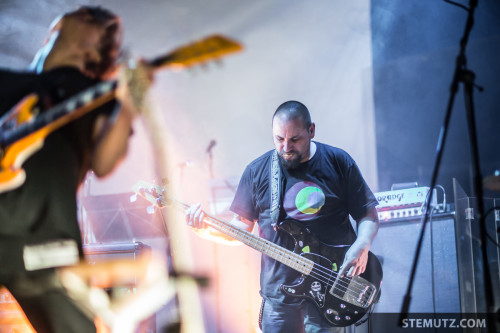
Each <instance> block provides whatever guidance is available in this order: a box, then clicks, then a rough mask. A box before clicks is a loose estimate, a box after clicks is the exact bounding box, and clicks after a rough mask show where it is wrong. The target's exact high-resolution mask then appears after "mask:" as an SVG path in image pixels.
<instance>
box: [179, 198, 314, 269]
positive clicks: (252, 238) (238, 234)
mask: <svg viewBox="0 0 500 333" xmlns="http://www.w3.org/2000/svg"><path fill="white" fill-rule="evenodd" d="M174 204H175V205H177V206H180V207H182V208H183V209H187V208H188V207H189V205H187V204H185V203H183V202H180V201H177V200H175V201H174ZM203 221H204V222H205V223H206V224H208V225H209V226H210V227H212V228H214V229H215V230H217V231H219V232H221V233H223V234H225V235H227V236H230V237H232V238H234V239H236V240H238V241H240V242H242V243H244V244H245V245H248V246H250V247H251V248H253V249H255V250H257V251H259V252H261V253H263V254H265V255H267V256H269V257H271V258H273V259H275V260H277V261H279V262H281V263H283V264H285V265H287V266H288V267H291V268H293V269H295V270H296V271H299V272H300V273H302V274H306V275H309V274H310V273H311V270H312V268H313V265H314V262H313V261H312V260H309V259H307V258H304V257H302V256H301V255H299V254H296V253H295V252H292V251H290V250H287V249H285V248H283V247H281V246H278V245H276V244H274V243H272V242H270V241H268V240H266V239H264V238H262V237H259V236H256V235H254V234H252V233H251V232H248V231H246V230H243V229H240V228H238V227H236V226H234V225H232V224H231V223H229V222H226V221H223V220H220V219H218V218H216V217H213V216H210V215H206V216H205V218H204V219H203Z"/></svg>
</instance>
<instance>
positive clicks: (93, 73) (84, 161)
mask: <svg viewBox="0 0 500 333" xmlns="http://www.w3.org/2000/svg"><path fill="white" fill-rule="evenodd" d="M121 41H122V27H121V22H120V18H119V17H118V16H116V15H115V14H113V13H111V12H110V11H108V10H106V9H103V8H100V7H90V6H88V7H87V6H85V7H81V8H79V9H78V10H76V11H73V12H70V13H67V14H65V15H63V16H61V17H60V18H59V19H58V20H56V21H55V23H54V24H53V25H52V27H51V30H50V34H49V37H48V39H47V41H46V43H45V44H44V46H43V47H42V49H41V50H40V51H39V52H38V54H37V56H36V57H35V59H34V62H33V64H32V69H33V72H14V71H10V70H0V86H1V87H2V92H1V93H0V94H1V97H0V112H1V113H0V115H5V114H6V112H7V111H9V110H11V109H12V108H13V107H14V106H15V105H16V104H17V102H19V101H20V100H22V99H23V97H25V96H27V95H28V94H32V93H34V94H36V95H37V97H38V103H37V105H36V109H38V110H40V112H42V113H43V112H44V110H46V109H48V108H50V107H52V106H54V105H56V104H57V103H59V102H62V101H64V100H67V99H68V98H69V97H71V96H73V95H75V94H77V93H79V92H81V91H83V90H84V89H87V88H88V87H91V86H94V85H96V84H97V83H99V82H101V81H102V80H105V79H110V78H113V77H116V75H117V74H118V72H119V66H118V65H117V58H118V55H119V53H120V48H121ZM139 67H141V68H143V71H144V75H145V77H147V78H148V79H147V80H146V81H147V85H148V86H149V83H150V81H151V80H150V79H151V76H152V75H150V73H149V72H148V69H147V66H145V65H142V63H141V64H140V65H139ZM136 113H137V110H136V107H135V104H134V103H133V102H132V98H131V94H130V93H129V92H128V89H127V87H126V85H120V87H119V88H118V90H117V92H116V98H114V99H112V100H110V101H109V102H107V103H105V104H104V105H101V106H100V107H98V108H96V109H95V110H92V111H91V112H88V113H86V114H85V115H83V116H82V117H80V118H78V119H76V120H74V121H72V122H70V123H68V124H67V125H65V126H63V127H61V128H60V129H58V130H56V131H54V132H53V133H51V134H50V135H48V136H47V138H45V140H44V142H43V147H42V148H41V149H40V150H39V151H37V152H36V153H34V154H33V155H32V156H30V157H29V158H28V159H27V160H26V161H25V163H24V165H23V168H24V170H25V171H26V179H25V181H24V184H22V185H21V186H19V187H17V188H15V189H13V190H9V191H4V192H3V193H0V262H1V265H0V285H4V286H6V287H7V288H8V289H9V291H10V292H11V293H12V294H13V295H14V297H15V298H16V300H17V301H18V302H19V304H20V305H21V307H22V308H23V310H24V312H25V314H26V315H27V318H28V320H29V321H30V322H31V324H32V326H33V328H34V329H35V330H36V331H37V332H38V333H43V332H57V333H71V332H80V333H81V332H95V331H96V327H95V325H94V321H93V318H89V317H88V316H86V315H85V314H84V313H83V312H82V311H81V310H80V309H78V308H77V307H76V306H75V305H74V304H73V303H72V302H71V301H70V299H69V297H68V295H67V294H66V291H65V290H64V288H63V287H62V286H61V284H60V283H59V282H58V280H57V279H56V272H55V269H54V267H59V266H66V265H72V264H75V263H77V262H78V261H79V260H80V259H81V258H83V252H82V242H81V236H80V230H79V226H78V222H77V203H76V192H77V189H78V187H79V185H80V183H81V182H82V180H83V178H84V176H85V174H86V172H87V171H89V170H92V171H94V173H95V174H96V175H97V176H99V177H102V176H106V175H108V174H109V173H110V172H111V171H112V170H113V169H114V168H115V166H116V165H117V163H118V162H119V161H120V160H121V158H122V157H123V156H124V155H125V153H126V150H127V143H128V139H129V137H130V133H131V126H132V120H133V119H134V117H135V115H136ZM17 116H19V115H17ZM2 120H3V121H4V122H8V121H12V119H6V118H5V116H4V117H2ZM2 125H5V123H3V124H2Z"/></svg>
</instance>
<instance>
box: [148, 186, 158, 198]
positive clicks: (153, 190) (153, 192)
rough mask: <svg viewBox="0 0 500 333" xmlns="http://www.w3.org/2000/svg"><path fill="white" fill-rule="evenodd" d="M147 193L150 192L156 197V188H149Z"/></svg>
mask: <svg viewBox="0 0 500 333" xmlns="http://www.w3.org/2000/svg"><path fill="white" fill-rule="evenodd" d="M149 192H150V193H151V194H153V195H155V196H156V195H158V193H157V192H156V188H155V187H153V186H151V188H150V189H149Z"/></svg>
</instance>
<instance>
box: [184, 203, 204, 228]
mask: <svg viewBox="0 0 500 333" xmlns="http://www.w3.org/2000/svg"><path fill="white" fill-rule="evenodd" d="M204 218H205V213H204V212H203V210H202V209H201V204H199V203H197V204H194V205H191V206H190V207H189V208H188V209H187V210H186V222H187V225H188V226H190V227H193V228H195V229H205V228H206V225H205V222H203V219H204Z"/></svg>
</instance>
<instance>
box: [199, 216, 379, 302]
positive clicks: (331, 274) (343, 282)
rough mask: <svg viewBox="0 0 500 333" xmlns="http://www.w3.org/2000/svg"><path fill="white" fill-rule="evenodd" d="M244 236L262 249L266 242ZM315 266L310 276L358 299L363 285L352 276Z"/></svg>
mask: <svg viewBox="0 0 500 333" xmlns="http://www.w3.org/2000/svg"><path fill="white" fill-rule="evenodd" d="M207 219H209V220H210V222H212V223H210V224H215V226H216V227H217V228H218V229H222V230H220V231H222V232H223V231H232V232H233V233H235V234H237V235H239V234H241V233H243V232H242V231H241V230H240V229H238V228H236V227H233V226H231V225H227V224H226V223H223V222H222V221H219V220H218V219H215V218H213V217H208V216H207ZM212 226H213V225H212ZM244 234H245V233H244ZM246 238H247V240H250V242H252V243H253V247H254V248H257V245H260V248H261V249H263V248H264V245H265V244H266V242H265V241H264V240H261V239H257V238H254V237H251V238H249V237H246ZM255 240H256V241H255ZM285 250H286V249H279V250H278V252H276V251H273V252H275V253H277V254H280V256H283V254H282V253H285V254H286V252H287V251H288V250H286V251H285ZM280 252H282V253H280ZM291 254H293V255H297V254H296V253H294V252H291ZM297 256H299V258H298V260H297V261H296V262H297V263H299V261H304V260H309V259H306V258H303V257H301V256H300V255H297ZM289 258H290V259H291V258H292V256H289ZM291 261H293V259H291ZM302 266H307V264H304V263H303V264H302ZM315 266H317V265H316V264H314V262H313V268H312V269H311V274H309V275H310V276H312V277H314V278H317V279H318V280H319V281H321V282H323V283H324V284H326V286H327V287H328V288H330V287H333V292H334V291H335V290H338V291H341V292H343V293H345V294H347V295H349V296H352V297H355V298H356V299H359V294H361V293H363V291H364V289H365V288H364V287H365V286H364V285H362V284H361V283H359V282H357V281H355V280H354V281H353V280H352V278H350V281H347V277H343V278H339V279H336V277H337V276H338V273H337V272H335V271H333V270H328V269H326V268H324V267H323V266H321V265H319V267H321V268H323V271H321V270H320V269H318V268H314V267H315ZM325 274H326V275H325ZM332 278H334V279H335V281H334V282H330V281H332ZM325 279H326V280H325ZM334 285H335V286H334ZM356 285H358V286H360V287H361V288H355V287H356ZM350 287H351V288H350ZM341 288H344V289H341ZM355 289H357V290H355ZM352 292H354V293H355V294H353V293H352ZM362 297H363V298H369V297H370V295H367V294H366V293H363V296H362Z"/></svg>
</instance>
